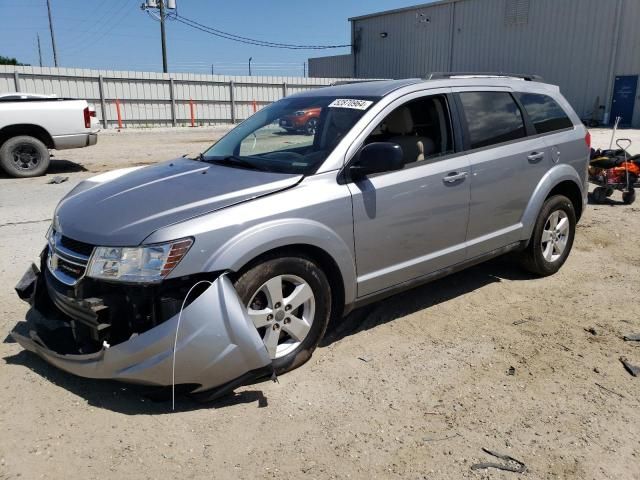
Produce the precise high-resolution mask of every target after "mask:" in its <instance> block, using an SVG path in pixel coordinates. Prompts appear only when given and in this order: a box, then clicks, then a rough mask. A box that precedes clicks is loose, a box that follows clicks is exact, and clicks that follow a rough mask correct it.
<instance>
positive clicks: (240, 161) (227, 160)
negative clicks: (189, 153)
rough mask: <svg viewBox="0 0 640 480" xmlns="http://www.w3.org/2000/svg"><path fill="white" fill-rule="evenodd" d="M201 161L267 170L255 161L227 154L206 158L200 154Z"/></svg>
mask: <svg viewBox="0 0 640 480" xmlns="http://www.w3.org/2000/svg"><path fill="white" fill-rule="evenodd" d="M200 155H202V154H200ZM202 161H205V162H211V163H214V164H216V165H228V166H236V167H240V168H247V169H249V170H260V171H262V172H266V171H268V170H267V169H266V168H264V167H262V166H260V165H256V164H255V163H253V162H250V161H249V160H245V159H244V158H241V157H236V156H235V155H229V156H226V157H223V158H206V157H205V156H202Z"/></svg>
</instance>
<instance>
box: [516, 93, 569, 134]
mask: <svg viewBox="0 0 640 480" xmlns="http://www.w3.org/2000/svg"><path fill="white" fill-rule="evenodd" d="M517 96H518V100H520V103H521V104H522V106H523V107H524V109H525V110H526V112H527V115H528V116H529V119H530V120H531V123H532V124H533V126H534V128H535V129H536V133H538V134H540V133H549V132H555V131H557V130H564V129H566V128H573V122H572V121H571V119H570V118H569V117H568V115H567V113H566V112H565V111H564V110H563V109H562V107H561V106H560V105H558V103H557V102H556V101H555V100H554V99H553V98H551V97H550V96H548V95H541V94H537V93H518V94H517Z"/></svg>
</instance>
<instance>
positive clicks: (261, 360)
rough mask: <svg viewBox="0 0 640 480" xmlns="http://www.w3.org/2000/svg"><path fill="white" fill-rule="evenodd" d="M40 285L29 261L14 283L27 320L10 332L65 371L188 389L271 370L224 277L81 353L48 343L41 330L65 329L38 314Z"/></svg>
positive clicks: (234, 382)
mask: <svg viewBox="0 0 640 480" xmlns="http://www.w3.org/2000/svg"><path fill="white" fill-rule="evenodd" d="M45 268H46V267H45ZM45 282H46V279H45V278H44V275H43V273H42V272H40V271H39V270H38V268H37V267H36V266H35V265H32V267H31V268H30V270H28V271H27V273H26V274H25V276H24V277H23V279H22V280H21V282H20V283H19V284H18V286H17V287H16V290H17V292H18V295H19V296H20V297H21V298H23V299H24V300H27V301H28V302H29V303H30V304H31V305H32V309H31V311H30V314H28V315H27V321H26V324H25V322H21V323H20V324H19V325H21V328H17V327H18V326H16V328H15V329H14V331H13V332H11V335H12V337H13V338H14V339H15V340H16V342H18V343H19V344H20V345H21V346H22V347H24V348H25V349H26V350H29V351H31V352H33V353H36V354H37V355H39V356H40V357H42V358H43V359H44V360H46V361H47V362H49V363H51V364H52V365H55V366H56V367H58V368H60V369H62V370H65V371H67V372H69V373H72V374H74V375H78V376H81V377H87V378H96V379H113V380H121V381H126V382H133V383H140V384H146V385H154V386H169V385H174V384H175V385H181V384H188V385H193V387H194V388H193V392H194V393H198V392H205V391H212V389H213V390H215V389H216V388H217V389H220V388H224V387H225V386H226V387H231V386H232V387H234V388H235V387H237V386H239V385H240V384H242V383H248V382H250V381H255V380H256V379H257V378H259V377H268V376H270V374H272V367H271V359H270V358H269V354H268V353H267V350H266V348H265V346H264V343H263V341H262V339H261V338H260V336H259V334H258V332H257V330H256V329H255V327H254V325H253V323H252V322H251V320H250V318H249V317H248V315H247V312H246V309H245V307H244V306H243V305H242V303H241V301H240V299H239V297H238V295H237V293H236V291H235V289H234V287H233V285H232V283H231V281H230V280H229V279H228V278H227V276H226V275H221V276H219V277H218V278H217V279H216V280H214V281H213V282H212V283H211V284H210V286H209V287H208V288H207V289H206V290H204V292H202V293H200V295H199V296H197V298H195V300H193V301H192V302H191V303H190V304H188V305H187V306H186V307H185V308H184V309H183V310H182V313H179V312H178V313H177V314H175V315H173V316H172V317H171V318H169V319H167V320H166V321H163V322H162V323H160V324H158V325H156V326H154V327H153V328H150V329H149V330H147V331H144V332H142V333H139V334H133V335H132V336H131V338H129V339H128V340H125V341H122V342H121V343H118V344H117V345H113V346H109V344H108V343H107V342H106V341H105V342H104V343H103V345H102V348H101V349H99V350H98V351H95V352H92V353H86V354H82V353H78V354H76V353H74V354H69V353H60V352H57V351H55V349H54V348H53V347H52V346H51V345H48V344H47V339H45V338H44V337H45V335H43V333H42V332H47V333H51V332H55V331H56V329H57V330H60V329H65V328H66V329H67V330H68V331H71V330H70V328H69V325H68V322H66V321H64V320H60V317H59V316H57V315H47V314H46V313H44V312H45V311H47V309H48V307H47V305H46V303H47V301H48V300H49V298H48V293H47V291H46V288H43V286H44V284H45ZM41 306H42V308H41V309H40V308H39V307H41ZM40 310H42V311H40ZM56 313H60V312H56ZM60 331H62V330H60ZM176 331H177V340H176ZM51 338H52V339H54V338H55V336H53V335H52V336H51ZM174 342H175V350H174ZM51 343H52V344H55V341H54V340H51ZM174 355H175V371H174V368H173V365H174Z"/></svg>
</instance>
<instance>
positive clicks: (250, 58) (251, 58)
mask: <svg viewBox="0 0 640 480" xmlns="http://www.w3.org/2000/svg"><path fill="white" fill-rule="evenodd" d="M251 60H253V57H249V76H251Z"/></svg>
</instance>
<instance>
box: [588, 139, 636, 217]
mask: <svg viewBox="0 0 640 480" xmlns="http://www.w3.org/2000/svg"><path fill="white" fill-rule="evenodd" d="M620 142H628V144H627V146H626V148H622V147H621V148H620V149H619V150H591V161H590V162H589V181H590V182H591V183H593V184H595V185H598V187H597V188H595V189H594V190H593V193H592V194H591V198H592V199H593V201H594V202H595V203H605V202H606V201H607V198H608V197H610V196H611V195H612V194H613V191H614V190H620V191H621V192H622V201H623V202H624V204H625V205H631V204H632V203H633V202H634V201H635V200H636V192H635V188H636V187H640V183H639V182H638V180H639V179H640V155H635V156H633V157H630V156H629V154H628V153H627V149H628V148H629V147H630V146H631V140H629V139H626V138H625V139H620V140H618V142H617V144H618V146H620Z"/></svg>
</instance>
